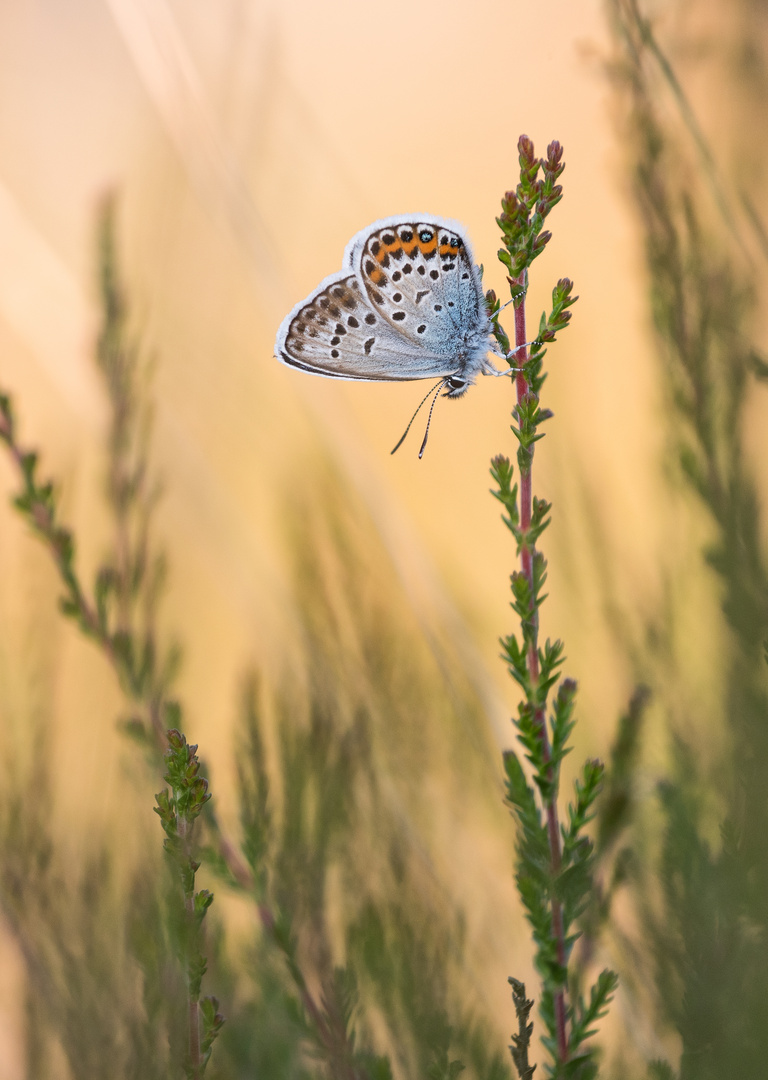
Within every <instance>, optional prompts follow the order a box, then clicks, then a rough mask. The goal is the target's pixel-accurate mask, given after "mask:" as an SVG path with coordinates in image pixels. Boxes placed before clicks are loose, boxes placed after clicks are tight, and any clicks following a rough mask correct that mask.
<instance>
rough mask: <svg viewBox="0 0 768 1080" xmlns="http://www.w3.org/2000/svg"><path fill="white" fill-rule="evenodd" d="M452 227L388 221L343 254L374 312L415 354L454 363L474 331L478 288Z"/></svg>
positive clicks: (429, 221)
mask: <svg viewBox="0 0 768 1080" xmlns="http://www.w3.org/2000/svg"><path fill="white" fill-rule="evenodd" d="M452 226H453V223H451V222H444V221H442V220H441V219H439V218H429V217H423V216H422V217H419V216H416V215H413V216H410V217H407V218H390V219H387V220H385V221H384V222H380V223H378V224H377V227H375V228H372V229H368V230H365V231H364V232H363V233H360V234H358V236H357V237H355V238H354V239H353V240H352V242H351V243H350V245H349V246H348V248H347V259H348V263H349V265H350V268H351V269H353V270H355V271H356V273H357V276H358V278H359V280H360V281H361V283H362V286H363V288H364V290H365V293H366V295H367V297H368V299H369V301H370V303H371V306H372V307H373V309H374V310H375V311H378V312H380V313H381V314H382V315H383V316H384V318H385V319H386V320H387V321H388V322H389V323H390V324H391V325H392V326H393V327H394V328H395V329H396V330H397V331H398V333H400V334H402V335H403V336H405V337H406V338H408V339H410V340H411V341H413V342H414V343H415V344H416V345H417V347H418V348H420V349H422V348H424V349H428V350H429V351H430V352H434V353H436V354H442V355H452V356H454V357H457V356H458V355H459V354H460V353H461V350H462V346H463V343H464V340H465V337H466V334H467V331H468V329H469V330H474V329H476V328H477V325H478V319H479V301H480V282H479V275H478V274H477V271H476V269H475V267H474V264H473V262H472V254H471V252H470V251H469V249H468V247H467V245H466V244H465V242H464V240H463V239H462V237H461V235H460V234H459V232H458V229H457V228H454V227H452Z"/></svg>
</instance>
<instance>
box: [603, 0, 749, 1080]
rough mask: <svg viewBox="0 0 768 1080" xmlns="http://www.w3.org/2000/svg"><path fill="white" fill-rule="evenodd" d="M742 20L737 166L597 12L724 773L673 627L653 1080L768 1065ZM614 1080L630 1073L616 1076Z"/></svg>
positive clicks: (640, 892)
mask: <svg viewBox="0 0 768 1080" xmlns="http://www.w3.org/2000/svg"><path fill="white" fill-rule="evenodd" d="M743 9H744V10H743V14H744V16H745V21H744V23H743V26H744V32H745V39H744V40H743V41H742V42H741V49H740V51H739V49H738V44H739V43H738V41H734V40H733V35H735V34H736V30H737V27H738V25H739V22H738V21H737V20H734V21H733V22H732V23H731V24H729V33H728V34H724V35H723V36H722V37H721V38H720V39H719V40H718V43H717V45H714V46H713V47H712V50H711V53H710V54H709V57H710V59H711V58H712V57H716V56H718V55H719V54H720V52H721V50H722V52H723V53H724V52H725V50H726V49H729V48H733V47H734V46H737V48H736V49H735V50H734V51H735V52H736V53H737V54H738V55H739V56H742V57H743V56H746V55H747V54H748V55H749V56H750V58H751V60H750V64H749V65H748V67H746V68H741V67H740V70H739V74H740V75H742V76H744V77H745V79H744V82H743V83H742V86H741V87H740V90H739V98H738V102H739V104H738V111H739V118H738V119H739V121H742V122H743V119H744V117H743V112H744V110H745V109H746V108H747V103H748V102H749V100H750V99H749V95H747V94H745V93H744V88H745V87H748V86H751V87H752V89H753V90H754V88H755V87H757V88H758V89H759V93H758V94H757V96H756V97H754V98H753V99H752V110H753V115H752V116H751V117H750V116H749V110H747V116H748V119H747V126H746V128H745V130H748V131H749V142H748V152H747V154H746V155H738V154H734V152H733V148H732V147H731V146H730V145H729V144H727V143H726V138H725V132H726V131H727V132H728V135H729V136H730V135H731V131H733V132H735V131H736V128H737V126H738V125H737V123H736V122H734V124H733V128H732V129H731V128H730V127H729V125H721V131H722V132H723V133H724V135H723V139H722V144H721V145H717V146H714V147H711V146H710V145H709V144H708V143H707V140H706V137H705V135H704V134H703V131H702V129H701V127H700V125H699V124H698V122H697V120H696V117H695V112H694V110H693V108H692V106H691V105H690V103H689V102H688V100H687V98H686V95H685V92H684V90H683V87H682V84H681V81H680V80H679V78H678V76H677V74H676V73H675V70H674V67H673V65H672V63H671V62H670V60H669V59H668V57H667V55H666V53H665V51H664V50H663V49H662V47H661V45H660V43H659V40H658V38H657V35H656V31H655V28H654V25H653V22H652V20H651V19H650V18H649V17H648V16H646V15H645V14H644V13H643V11H642V9H641V7H640V5H639V4H638V3H636V2H635V0H611V3H610V4H609V13H610V17H611V25H612V29H613V33H614V40H615V43H616V63H615V65H614V67H613V76H614V85H615V89H616V92H617V95H618V97H619V100H620V102H621V104H622V108H623V110H624V113H625V117H626V123H627V127H626V132H627V135H628V138H627V146H628V152H629V161H630V167H631V173H632V184H633V194H634V198H635V203H636V206H637V210H638V216H639V221H640V225H641V228H642V231H643V234H644V238H645V255H646V265H647V271H648V288H649V308H650V313H651V316H652V320H653V326H654V330H655V333H656V341H657V345H658V351H659V356H660V359H661V364H660V371H661V372H663V375H662V376H661V377H660V383H661V386H662V388H663V391H664V409H665V416H666V418H667V422H668V425H669V444H670V447H671V454H670V456H671V457H672V459H673V460H674V461H675V462H676V464H677V469H676V470H675V471H674V472H673V473H672V475H671V476H670V480H671V482H672V483H673V484H674V485H675V487H676V489H677V490H676V498H677V501H678V503H680V502H681V499H680V492H681V491H687V492H689V493H690V494H691V495H692V496H693V498H694V500H695V503H696V504H697V509H699V510H703V511H704V515H705V519H706V522H707V532H708V540H707V542H706V545H703V547H702V552H701V565H702V568H703V569H704V568H705V571H706V573H707V575H708V577H709V579H710V583H711V586H712V587H713V588H716V589H717V594H718V597H719V600H720V605H721V608H722V615H723V627H722V634H723V640H722V645H721V647H720V648H719V649H718V654H717V655H718V661H719V665H720V668H721V671H720V674H721V677H722V694H721V698H720V700H719V701H718V702H717V703H716V705H715V710H716V714H717V724H718V727H719V729H720V731H719V736H718V746H719V747H720V754H719V755H718V758H717V760H716V761H712V760H710V759H709V757H708V754H707V752H706V749H705V748H704V747H703V746H702V740H701V736H700V734H699V730H698V729H699V728H700V725H701V721H702V718H701V716H700V715H699V714H698V711H697V708H696V706H695V705H694V704H692V695H691V694H690V693H687V688H686V687H685V686H684V684H683V683H682V682H681V679H680V677H679V671H678V670H676V667H675V645H674V640H673V625H672V623H673V619H674V617H675V614H676V612H675V611H672V612H671V613H670V614H669V615H668V616H667V618H666V619H665V618H664V617H663V616H660V617H659V618H658V621H657V622H656V623H655V624H654V625H652V626H649V627H648V634H647V640H648V642H649V643H650V645H651V647H650V648H649V649H648V650H647V652H646V654H645V655H644V656H643V657H642V663H643V664H644V665H645V666H646V667H647V668H650V670H651V672H652V680H653V689H654V696H655V697H656V699H657V701H658V703H659V706H660V707H661V708H662V709H663V712H664V714H665V720H666V723H667V725H668V728H669V732H670V743H671V764H670V766H669V775H668V777H667V778H666V779H665V780H664V781H663V782H661V783H660V784H659V786H658V792H657V795H658V802H657V808H658V810H660V812H661V829H660V830H659V827H658V820H657V819H656V818H655V817H653V818H650V819H649V816H648V815H644V816H643V817H642V818H641V819H640V825H641V826H642V829H638V830H637V831H635V833H634V835H633V856H632V858H631V859H630V860H629V861H628V862H627V864H626V866H627V871H628V881H629V885H630V895H631V896H632V898H633V901H634V903H635V905H636V907H637V910H638V912H639V914H640V919H641V933H640V935H639V937H637V938H633V937H631V936H629V935H627V936H626V937H625V939H624V942H623V945H624V949H625V951H626V955H627V958H628V963H627V968H628V976H627V984H628V988H629V989H630V990H631V991H632V992H633V994H634V997H635V1003H636V1004H635V1008H636V1009H637V1011H641V1010H642V1011H645V1012H648V1011H650V1013H651V1016H652V1017H654V1021H655V1027H656V1031H657V1033H658V1035H663V1034H665V1033H668V1032H669V1031H670V1030H671V1031H672V1032H674V1033H675V1035H676V1037H677V1040H678V1045H679V1049H680V1056H679V1061H678V1060H674V1061H672V1062H669V1061H663V1060H657V1061H655V1062H652V1063H650V1065H649V1071H648V1075H649V1076H652V1077H657V1078H669V1080H674V1078H678V1077H679V1080H694V1078H695V1080H709V1078H714V1077H723V1076H729V1077H739V1078H740V1080H741V1078H744V1080H752V1078H754V1080H758V1078H761V1077H763V1076H765V1074H766V1061H768V1028H766V1024H765V1020H764V1013H765V1001H766V998H767V997H768V904H767V903H766V897H768V842H767V841H766V838H767V837H768V803H766V798H765V783H766V776H768V670H767V669H766V641H768V565H766V556H765V549H764V534H763V535H761V527H762V521H761V512H760V494H759V489H758V486H757V484H756V481H755V476H754V474H753V470H752V468H751V466H750V464H749V462H748V459H747V456H746V454H745V450H744V435H745V410H746V406H747V403H748V400H749V398H750V395H751V391H752V388H753V384H754V378H755V377H757V378H763V379H764V378H765V377H766V374H768V366H767V365H766V363H765V360H764V358H763V357H762V356H761V355H760V353H759V351H758V349H757V348H756V347H755V345H754V343H753V337H754V336H755V332H754V330H753V329H752V324H753V320H754V315H755V313H756V311H757V307H756V300H757V298H758V290H759V289H760V285H761V281H762V282H764V281H765V276H764V274H763V275H762V276H761V274H760V273H759V272H758V270H757V266H756V262H758V263H759V261H760V260H761V259H763V258H764V257H765V254H766V251H768V247H767V246H766V245H765V229H764V226H763V225H762V223H761V222H760V217H759V205H758V204H757V196H758V191H757V188H756V186H755V185H754V183H753V182H752V177H753V176H754V175H755V174H757V173H758V172H759V169H760V158H761V155H762V158H764V149H763V147H764V145H765V141H764V140H761V137H760V136H761V132H762V131H764V129H765V120H766V112H765V86H766V84H767V83H766V76H767V75H768V65H767V64H766V59H765V54H764V50H765V42H764V36H761V35H760V34H759V33H756V32H755V23H754V19H753V18H752V19H751V18H749V10H748V9H749V5H743ZM752 14H753V15H755V14H756V12H754V11H753V13H752ZM747 37H748V39H749V40H746V38H747ZM728 38H731V40H730V41H729V40H728ZM683 47H684V46H683ZM718 97H719V99H720V102H721V105H725V103H727V102H728V101H729V97H728V94H727V93H720V94H718ZM670 100H671V101H672V103H673V105H674V106H675V108H673V109H671V110H670V108H669V101H670ZM724 157H725V158H726V169H727V168H728V166H730V164H731V163H732V162H735V161H737V160H738V161H739V163H740V165H739V168H740V175H738V176H734V178H733V182H734V185H735V187H736V190H733V191H731V190H729V187H728V184H727V183H726V182H725V181H723V179H722V175H724V171H721V167H719V166H718V164H717V159H718V158H721V159H722V158H724ZM729 182H730V181H729ZM739 187H741V188H742V190H741V191H739V190H738V188H739ZM742 209H744V210H745V211H746V213H745V214H742ZM750 251H751V252H752V253H753V254H752V256H750ZM670 573H674V569H672V570H670ZM713 818H714V820H715V821H716V822H717V827H716V829H714V830H713V828H712V820H713ZM718 834H719V836H718ZM649 998H650V999H651V1003H652V1004H651V1008H650V1010H649V1009H648V1005H647V1002H648V999H649ZM654 1021H651V1023H653V1022H654ZM657 1045H658V1042H657ZM617 1075H621V1076H626V1075H627V1073H626V1066H625V1065H622V1066H621V1068H620V1072H619V1073H618V1074H617Z"/></svg>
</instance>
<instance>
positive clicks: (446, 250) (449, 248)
mask: <svg viewBox="0 0 768 1080" xmlns="http://www.w3.org/2000/svg"><path fill="white" fill-rule="evenodd" d="M458 250H459V249H458V248H457V247H456V245H455V244H441V245H440V254H441V255H456V254H457V252H458Z"/></svg>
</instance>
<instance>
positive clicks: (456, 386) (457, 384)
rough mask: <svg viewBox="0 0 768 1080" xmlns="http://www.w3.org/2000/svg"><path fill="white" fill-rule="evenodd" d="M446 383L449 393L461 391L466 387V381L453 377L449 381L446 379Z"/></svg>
mask: <svg viewBox="0 0 768 1080" xmlns="http://www.w3.org/2000/svg"><path fill="white" fill-rule="evenodd" d="M446 382H447V384H448V386H450V388H451V391H454V390H463V389H464V387H465V386H466V385H467V380H466V379H457V378H456V376H455V375H454V376H453V377H452V378H450V379H446Z"/></svg>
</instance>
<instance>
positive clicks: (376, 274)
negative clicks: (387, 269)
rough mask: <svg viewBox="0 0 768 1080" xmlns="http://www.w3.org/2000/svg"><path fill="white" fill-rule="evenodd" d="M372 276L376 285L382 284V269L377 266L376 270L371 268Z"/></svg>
mask: <svg viewBox="0 0 768 1080" xmlns="http://www.w3.org/2000/svg"><path fill="white" fill-rule="evenodd" d="M370 277H371V281H372V282H373V284H374V285H381V283H382V281H383V280H384V273H383V271H382V270H379V268H378V266H377V267H376V269H375V270H371V274H370Z"/></svg>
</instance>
